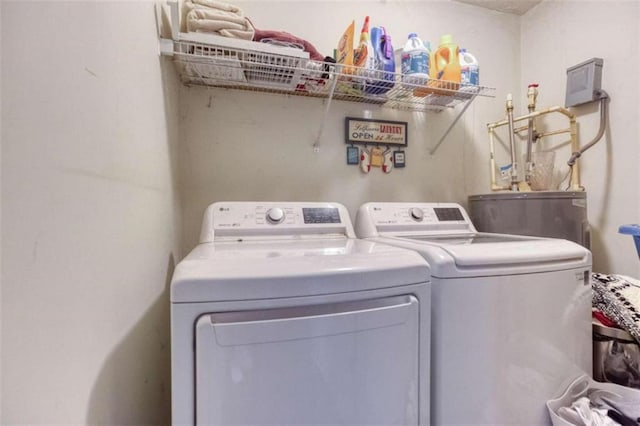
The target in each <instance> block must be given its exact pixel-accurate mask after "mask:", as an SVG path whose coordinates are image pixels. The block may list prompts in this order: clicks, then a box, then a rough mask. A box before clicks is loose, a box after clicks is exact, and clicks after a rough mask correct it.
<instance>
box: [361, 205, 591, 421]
mask: <svg viewBox="0 0 640 426" xmlns="http://www.w3.org/2000/svg"><path fill="white" fill-rule="evenodd" d="M355 227H356V235H357V236H358V237H359V238H366V239H367V240H369V241H376V242H383V243H386V244H391V245H394V246H397V247H403V248H409V249H412V250H415V251H416V252H418V253H420V254H422V256H423V257H424V258H425V259H426V260H427V263H429V265H430V268H431V285H432V289H431V291H432V305H431V320H432V328H431V421H432V423H433V424H456V425H458V424H491V425H497V424H518V425H538V424H550V419H549V417H548V414H547V411H546V407H545V402H546V401H547V400H548V399H551V398H553V397H555V396H557V395H560V394H561V393H562V391H564V389H565V387H566V386H567V385H568V384H569V383H570V381H571V380H572V379H575V378H576V377H578V376H579V375H581V374H583V373H588V374H589V373H590V372H591V364H592V348H591V285H590V280H589V275H590V269H591V254H590V252H589V251H588V250H586V249H584V248H583V247H582V246H579V245H578V244H575V243H572V242H569V241H566V240H554V239H543V238H534V237H522V236H511V235H501V234H486V233H478V232H476V230H475V228H474V226H473V224H472V223H471V221H470V220H469V217H468V215H467V213H466V212H465V211H464V209H463V208H462V207H460V206H459V205H457V204H452V203H446V204H445V203H438V204H435V203H368V204H365V205H363V206H362V207H361V208H360V209H359V211H358V213H357V217H356V223H355Z"/></svg>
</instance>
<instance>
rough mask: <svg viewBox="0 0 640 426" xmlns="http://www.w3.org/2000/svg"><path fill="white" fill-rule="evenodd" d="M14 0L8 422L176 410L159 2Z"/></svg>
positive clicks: (169, 148) (169, 136) (7, 41)
mask: <svg viewBox="0 0 640 426" xmlns="http://www.w3.org/2000/svg"><path fill="white" fill-rule="evenodd" d="M0 8H1V10H2V21H1V34H2V55H3V57H2V85H1V87H2V122H3V124H4V126H3V128H2V164H1V166H2V266H3V267H2V358H1V360H2V389H3V394H2V404H1V406H2V418H1V419H0V423H2V424H161V423H163V424H168V423H169V421H170V420H169V419H170V358H169V352H170V349H169V348H170V337H169V298H168V283H169V279H170V276H171V273H172V270H173V266H174V264H175V263H176V262H177V261H178V260H179V259H180V258H181V253H180V252H179V251H178V250H177V249H176V247H177V241H178V240H179V234H178V232H177V230H176V228H177V227H178V226H177V222H178V220H179V215H178V214H177V206H178V202H177V200H176V193H175V190H174V180H173V174H174V167H173V163H174V157H175V152H174V150H175V149H176V146H175V142H176V138H177V130H176V129H177V108H176V107H177V103H176V102H175V100H177V81H176V80H175V75H174V74H173V69H172V68H171V67H168V68H166V69H163V67H162V66H161V64H162V63H163V62H161V60H160V58H159V56H158V41H157V35H156V28H155V17H154V8H153V4H152V3H150V2H102V1H100V2H65V3H62V2H39V3H36V2H7V1H3V2H1V3H0Z"/></svg>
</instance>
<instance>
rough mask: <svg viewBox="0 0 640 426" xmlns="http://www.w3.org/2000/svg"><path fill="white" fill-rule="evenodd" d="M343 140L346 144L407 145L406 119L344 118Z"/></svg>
mask: <svg viewBox="0 0 640 426" xmlns="http://www.w3.org/2000/svg"><path fill="white" fill-rule="evenodd" d="M344 127H345V142H346V143H348V144H365V145H393V146H407V144H408V143H409V139H408V134H407V122H406V121H389V120H372V119H368V118H356V117H346V118H345V126H344Z"/></svg>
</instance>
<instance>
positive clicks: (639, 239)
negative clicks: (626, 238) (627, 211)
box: [618, 224, 640, 257]
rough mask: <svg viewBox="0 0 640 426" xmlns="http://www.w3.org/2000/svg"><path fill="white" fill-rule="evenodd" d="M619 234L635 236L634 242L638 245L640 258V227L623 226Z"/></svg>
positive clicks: (635, 225) (636, 225)
mask: <svg viewBox="0 0 640 426" xmlns="http://www.w3.org/2000/svg"><path fill="white" fill-rule="evenodd" d="M618 232H619V233H621V234H627V235H633V241H634V242H635V243H636V250H637V251H638V257H640V225H638V224H634V225H622V226H621V227H620V228H619V229H618Z"/></svg>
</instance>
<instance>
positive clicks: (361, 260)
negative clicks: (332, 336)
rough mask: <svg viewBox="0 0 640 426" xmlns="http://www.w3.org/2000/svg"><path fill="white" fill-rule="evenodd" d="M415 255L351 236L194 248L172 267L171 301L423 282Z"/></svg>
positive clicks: (423, 268)
mask: <svg viewBox="0 0 640 426" xmlns="http://www.w3.org/2000/svg"><path fill="white" fill-rule="evenodd" d="M428 280H429V270H428V265H427V264H426V262H425V260H424V259H423V258H422V257H421V256H420V255H419V254H417V253H415V252H412V251H409V250H404V249H401V248H398V247H392V246H389V245H384V244H380V243H375V242H370V241H363V240H358V239H354V238H346V237H345V238H324V239H318V238H314V239H309V240H300V241H290V240H278V241H276V240H265V241H235V242H232V241H226V242H212V243H203V244H200V245H198V246H197V247H196V248H195V249H194V250H193V251H192V252H191V253H190V254H189V255H188V256H187V257H186V258H185V259H184V260H183V261H182V262H180V263H179V264H178V266H177V267H176V270H175V272H174V275H173V280H172V283H171V301H172V302H173V303H187V302H205V301H209V302H211V301H232V300H257V299H269V298H283V297H301V296H314V295H323V294H336V293H345V292H354V291H363V290H373V289H379V288H387V287H395V286H404V285H411V284H418V283H424V282H427V281H428Z"/></svg>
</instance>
